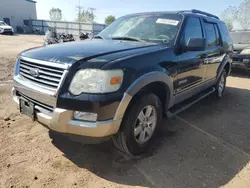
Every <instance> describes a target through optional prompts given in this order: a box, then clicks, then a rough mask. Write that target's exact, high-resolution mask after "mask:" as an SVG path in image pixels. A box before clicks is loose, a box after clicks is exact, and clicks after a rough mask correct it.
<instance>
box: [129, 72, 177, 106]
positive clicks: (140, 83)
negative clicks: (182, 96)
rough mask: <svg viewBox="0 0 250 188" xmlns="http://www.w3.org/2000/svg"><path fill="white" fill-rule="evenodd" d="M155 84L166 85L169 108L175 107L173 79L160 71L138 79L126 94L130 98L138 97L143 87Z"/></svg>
mask: <svg viewBox="0 0 250 188" xmlns="http://www.w3.org/2000/svg"><path fill="white" fill-rule="evenodd" d="M153 82H162V83H164V84H165V86H166V88H167V91H168V92H169V93H168V97H169V101H168V106H167V108H168V107H171V106H173V104H174V97H173V96H174V95H173V92H174V89H173V79H172V78H171V77H170V76H169V75H167V74H166V73H164V72H159V71H154V72H149V73H147V74H145V75H143V76H141V77H139V78H138V79H136V80H135V81H134V82H133V83H132V84H131V85H130V87H129V88H128V89H127V90H126V93H128V94H129V95H130V96H132V97H133V96H134V95H136V94H137V93H138V92H139V91H140V90H141V89H142V88H143V87H145V86H147V85H148V84H151V83H153Z"/></svg>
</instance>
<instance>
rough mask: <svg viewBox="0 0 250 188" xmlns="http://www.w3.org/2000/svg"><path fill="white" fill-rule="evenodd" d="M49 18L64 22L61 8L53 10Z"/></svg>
mask: <svg viewBox="0 0 250 188" xmlns="http://www.w3.org/2000/svg"><path fill="white" fill-rule="evenodd" d="M49 17H50V19H51V20H54V21H60V20H62V10H61V9H59V8H52V9H50V11H49Z"/></svg>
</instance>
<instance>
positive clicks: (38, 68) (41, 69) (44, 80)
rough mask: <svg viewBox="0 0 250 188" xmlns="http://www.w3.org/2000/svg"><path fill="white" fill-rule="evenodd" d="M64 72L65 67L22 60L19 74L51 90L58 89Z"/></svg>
mask: <svg viewBox="0 0 250 188" xmlns="http://www.w3.org/2000/svg"><path fill="white" fill-rule="evenodd" d="M34 73H35V74H34ZM63 73H64V69H63V68H58V67H54V66H48V65H42V64H38V63H33V62H28V61H24V60H20V72H19V74H20V75H21V76H22V77H24V78H26V79H28V80H29V81H31V82H33V83H36V84H38V85H40V86H42V87H45V88H46V89H49V90H56V89H57V88H58V86H59V83H60V81H61V79H62V77H63Z"/></svg>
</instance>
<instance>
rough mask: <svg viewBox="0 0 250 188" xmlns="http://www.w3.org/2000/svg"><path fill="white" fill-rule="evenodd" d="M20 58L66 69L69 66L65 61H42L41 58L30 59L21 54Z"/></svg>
mask: <svg viewBox="0 0 250 188" xmlns="http://www.w3.org/2000/svg"><path fill="white" fill-rule="evenodd" d="M20 60H24V61H28V62H30V63H37V64H40V65H45V66H50V67H55V68H59V69H68V68H69V67H70V65H69V64H67V63H54V62H50V61H42V60H37V59H32V58H28V57H23V56H21V57H20Z"/></svg>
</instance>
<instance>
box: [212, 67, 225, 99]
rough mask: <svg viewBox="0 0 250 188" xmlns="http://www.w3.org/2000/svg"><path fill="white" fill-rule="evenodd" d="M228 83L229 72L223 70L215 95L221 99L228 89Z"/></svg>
mask: <svg viewBox="0 0 250 188" xmlns="http://www.w3.org/2000/svg"><path fill="white" fill-rule="evenodd" d="M226 83H227V73H226V71H225V70H223V72H222V73H221V76H220V78H219V80H218V82H217V83H216V85H215V89H216V91H215V93H214V95H215V97H216V98H218V99H220V98H222V97H223V95H224V93H225V89H226Z"/></svg>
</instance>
